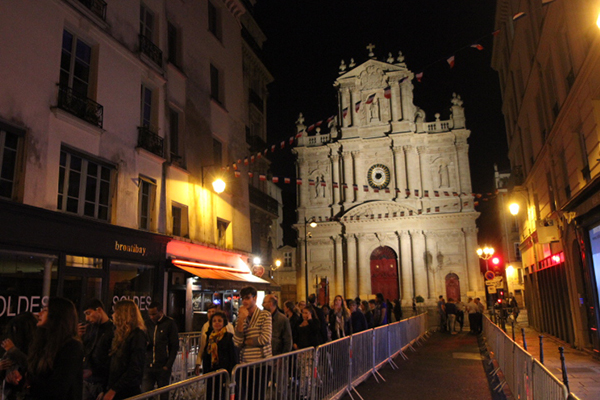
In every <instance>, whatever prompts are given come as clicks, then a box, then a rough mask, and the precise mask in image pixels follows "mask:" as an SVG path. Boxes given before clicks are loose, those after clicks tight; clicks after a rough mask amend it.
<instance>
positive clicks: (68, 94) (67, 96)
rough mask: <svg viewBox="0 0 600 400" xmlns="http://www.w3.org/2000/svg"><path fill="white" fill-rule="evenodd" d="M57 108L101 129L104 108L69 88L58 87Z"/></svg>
mask: <svg viewBox="0 0 600 400" xmlns="http://www.w3.org/2000/svg"><path fill="white" fill-rule="evenodd" d="M58 108H60V109H62V110H65V111H66V112H68V113H70V114H73V115H75V116H76V117H78V118H81V119H82V120H84V121H86V122H89V123H90V124H92V125H95V126H97V127H98V128H102V120H103V118H104V107H102V106H101V105H100V104H98V103H96V102H95V101H94V100H91V99H88V98H87V97H86V96H83V95H81V94H79V93H77V92H74V91H73V89H71V88H69V87H66V86H59V87H58Z"/></svg>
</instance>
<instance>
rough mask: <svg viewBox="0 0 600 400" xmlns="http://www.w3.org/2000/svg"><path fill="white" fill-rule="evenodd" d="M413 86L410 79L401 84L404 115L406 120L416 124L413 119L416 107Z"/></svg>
mask: <svg viewBox="0 0 600 400" xmlns="http://www.w3.org/2000/svg"><path fill="white" fill-rule="evenodd" d="M413 89H414V87H413V84H412V83H411V80H410V79H405V80H404V81H403V82H402V83H400V96H401V98H402V102H401V103H402V115H403V116H404V118H403V119H404V120H410V121H411V122H414V120H413V118H414V115H415V109H414V108H415V106H414V104H413V102H412V100H413Z"/></svg>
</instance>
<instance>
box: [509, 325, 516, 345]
mask: <svg viewBox="0 0 600 400" xmlns="http://www.w3.org/2000/svg"><path fill="white" fill-rule="evenodd" d="M510 324H511V325H512V334H513V342H514V341H515V320H514V319H513V320H512V321H510Z"/></svg>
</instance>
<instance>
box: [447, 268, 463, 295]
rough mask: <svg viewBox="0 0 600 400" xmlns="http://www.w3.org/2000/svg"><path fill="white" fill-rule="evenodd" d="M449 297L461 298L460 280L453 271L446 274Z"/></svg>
mask: <svg viewBox="0 0 600 400" xmlns="http://www.w3.org/2000/svg"><path fill="white" fill-rule="evenodd" d="M448 299H454V301H458V300H460V280H459V279H458V275H456V274H453V273H449V274H448V275H446V300H448Z"/></svg>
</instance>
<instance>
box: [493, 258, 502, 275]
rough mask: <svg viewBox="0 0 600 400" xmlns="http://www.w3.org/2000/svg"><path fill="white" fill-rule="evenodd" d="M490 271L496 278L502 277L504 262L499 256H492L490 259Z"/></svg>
mask: <svg viewBox="0 0 600 400" xmlns="http://www.w3.org/2000/svg"><path fill="white" fill-rule="evenodd" d="M490 270H492V271H494V273H495V274H496V275H498V276H502V275H504V262H503V261H502V258H501V257H499V256H494V257H492V258H491V259H490Z"/></svg>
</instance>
